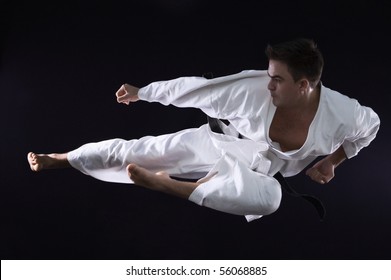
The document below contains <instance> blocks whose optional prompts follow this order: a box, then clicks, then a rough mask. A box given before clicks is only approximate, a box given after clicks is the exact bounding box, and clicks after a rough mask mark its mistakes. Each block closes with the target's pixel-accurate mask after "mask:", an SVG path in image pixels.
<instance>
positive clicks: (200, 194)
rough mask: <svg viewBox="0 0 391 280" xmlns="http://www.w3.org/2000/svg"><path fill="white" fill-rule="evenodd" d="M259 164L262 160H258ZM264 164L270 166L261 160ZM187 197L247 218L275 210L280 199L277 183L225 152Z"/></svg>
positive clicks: (254, 217)
mask: <svg viewBox="0 0 391 280" xmlns="http://www.w3.org/2000/svg"><path fill="white" fill-rule="evenodd" d="M258 164H259V165H262V162H259V163H258ZM265 164H266V165H270V163H269V162H268V160H265ZM213 174H215V175H214V176H213V177H212V178H211V179H210V180H209V181H207V182H205V183H202V184H200V185H199V186H198V187H197V188H196V189H195V190H194V191H193V193H192V194H191V195H190V197H189V200H190V201H193V202H195V203H197V204H199V205H202V206H206V207H209V208H212V209H215V210H219V211H222V212H226V213H231V214H236V215H245V216H246V218H247V220H248V221H251V220H253V219H256V218H259V217H261V216H262V215H268V214H271V213H273V212H274V211H276V210H277V209H278V207H279V205H280V202H281V196H282V193H281V186H280V184H279V183H278V181H277V180H276V179H274V178H273V177H272V176H269V175H267V174H263V173H260V172H255V171H253V170H252V169H251V168H249V165H248V164H246V163H245V162H242V161H239V160H238V159H237V157H233V156H232V155H230V154H229V153H226V154H225V155H224V156H223V157H222V158H220V159H219V161H218V162H217V163H216V165H215V166H214V167H213V169H212V170H211V171H210V173H209V174H208V176H211V175H213Z"/></svg>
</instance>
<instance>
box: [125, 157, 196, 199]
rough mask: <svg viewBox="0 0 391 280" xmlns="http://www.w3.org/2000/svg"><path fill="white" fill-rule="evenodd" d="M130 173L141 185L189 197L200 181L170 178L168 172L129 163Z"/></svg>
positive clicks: (136, 182)
mask: <svg viewBox="0 0 391 280" xmlns="http://www.w3.org/2000/svg"><path fill="white" fill-rule="evenodd" d="M127 171H128V175H129V177H130V179H132V181H133V182H134V183H135V184H136V185H139V186H142V187H145V188H148V189H151V190H155V191H161V192H164V193H168V194H171V195H175V196H179V197H181V198H185V199H187V198H188V197H189V196H190V194H191V193H192V192H193V191H194V189H195V188H196V187H197V186H198V185H199V183H193V182H181V181H178V180H174V179H172V178H170V176H169V175H168V174H167V173H166V172H158V173H153V172H151V171H149V170H147V169H145V168H142V167H140V166H138V165H136V164H129V165H128V167H127Z"/></svg>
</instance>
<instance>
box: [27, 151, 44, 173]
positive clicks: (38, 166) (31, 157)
mask: <svg viewBox="0 0 391 280" xmlns="http://www.w3.org/2000/svg"><path fill="white" fill-rule="evenodd" d="M46 158H47V156H45V155H37V154H36V153H32V152H30V153H28V154H27V161H28V162H29V164H30V168H31V170H32V171H36V172H37V171H41V170H42V169H44V168H45V165H47V159H46Z"/></svg>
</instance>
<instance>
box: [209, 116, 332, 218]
mask: <svg viewBox="0 0 391 280" xmlns="http://www.w3.org/2000/svg"><path fill="white" fill-rule="evenodd" d="M207 118H208V123H209V127H210V129H211V130H212V131H213V132H215V133H220V134H224V132H223V130H222V129H221V126H220V123H219V121H223V120H219V119H215V118H211V117H209V116H207ZM223 122H224V121H223ZM224 123H225V122H224ZM240 136H241V135H239V137H240ZM274 178H275V179H276V180H277V181H278V182H279V183H280V185H281V187H282V189H283V190H284V191H285V192H287V193H288V194H289V195H291V196H294V197H301V198H302V199H304V200H305V201H307V202H309V203H311V204H312V205H313V206H314V207H315V209H316V211H317V212H318V214H319V217H320V220H321V221H323V220H324V217H325V216H326V209H325V208H324V206H323V203H322V201H320V200H319V199H318V198H317V197H315V196H313V195H309V194H302V193H298V192H296V191H295V190H294V189H293V188H292V186H291V185H289V183H288V182H287V181H286V180H285V178H284V176H282V174H281V173H280V172H277V173H276V174H275V175H274Z"/></svg>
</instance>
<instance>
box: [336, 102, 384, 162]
mask: <svg viewBox="0 0 391 280" xmlns="http://www.w3.org/2000/svg"><path fill="white" fill-rule="evenodd" d="M379 127H380V119H379V116H378V115H377V114H376V113H375V112H374V111H373V110H372V109H371V108H369V107H365V106H361V105H360V104H359V103H358V102H357V103H356V105H355V109H354V116H353V126H352V131H351V133H350V134H349V135H348V136H347V137H346V139H345V141H344V142H343V144H342V145H343V148H344V151H345V153H346V156H347V157H348V158H352V157H354V156H356V155H357V154H358V152H359V151H360V150H361V149H362V148H364V147H366V146H368V145H369V144H370V143H371V142H372V140H373V139H375V137H376V134H377V132H378V130H379Z"/></svg>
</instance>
